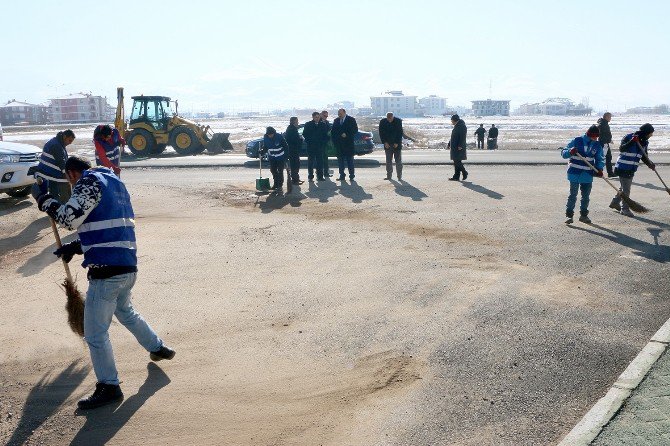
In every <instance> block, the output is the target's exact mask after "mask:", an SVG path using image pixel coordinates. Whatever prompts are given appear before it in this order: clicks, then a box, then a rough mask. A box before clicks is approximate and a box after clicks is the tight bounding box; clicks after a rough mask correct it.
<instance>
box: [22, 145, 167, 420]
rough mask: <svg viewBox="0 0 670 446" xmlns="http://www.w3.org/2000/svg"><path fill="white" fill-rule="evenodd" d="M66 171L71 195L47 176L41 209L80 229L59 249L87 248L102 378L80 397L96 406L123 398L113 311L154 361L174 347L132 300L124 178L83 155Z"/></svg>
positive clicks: (132, 256) (87, 326)
mask: <svg viewBox="0 0 670 446" xmlns="http://www.w3.org/2000/svg"><path fill="white" fill-rule="evenodd" d="M65 175H66V178H67V180H68V182H69V183H70V184H71V185H72V186H73V189H72V196H71V198H70V199H69V200H68V201H67V202H66V203H60V202H59V201H58V200H56V199H55V198H53V196H52V195H50V194H49V192H48V189H47V185H46V182H42V183H41V184H35V185H34V186H33V197H34V198H35V200H37V205H38V207H39V209H40V210H41V211H43V212H46V213H47V214H48V215H49V216H50V217H51V218H52V219H53V220H55V221H56V222H57V223H58V224H60V225H61V226H64V227H66V228H68V229H70V230H73V229H75V228H76V229H77V233H78V234H79V240H76V241H74V242H71V243H68V244H66V245H63V246H62V247H61V248H59V249H58V250H57V251H56V252H54V254H56V255H57V256H58V257H62V258H63V260H65V261H66V262H69V261H70V260H72V257H73V256H74V255H75V254H83V255H84V262H83V263H82V266H84V267H87V268H88V274H87V277H88V280H89V287H88V291H87V292H86V305H85V308H84V339H86V342H87V343H88V346H89V350H90V353H91V361H92V362H93V369H94V371H95V376H96V378H97V381H98V382H97V384H96V386H95V392H94V393H93V394H92V395H91V396H90V397H88V398H86V399H83V400H80V401H79V403H78V407H79V409H82V410H85V409H93V408H96V407H100V406H104V405H106V404H110V403H114V402H117V401H121V400H123V393H122V392H121V387H120V386H119V377H118V374H117V371H116V365H115V363H114V355H113V352H112V344H111V343H110V340H109V333H108V329H109V325H110V324H111V321H112V315H116V318H117V319H118V320H119V322H121V323H122V324H123V325H124V326H125V327H126V328H127V329H128V330H130V332H131V333H132V334H133V335H134V336H135V338H136V339H137V341H138V342H139V343H140V344H141V345H142V347H144V348H145V349H146V350H147V351H149V352H150V354H149V357H150V358H151V359H152V360H154V361H160V360H162V359H172V358H173V357H174V355H175V352H174V350H172V349H170V348H169V347H167V346H165V345H164V344H163V341H162V340H161V339H160V338H159V337H158V336H157V335H156V333H155V332H154V331H153V329H152V328H151V327H150V326H149V324H147V323H146V322H145V320H144V319H143V318H142V316H141V315H140V314H139V313H137V312H136V311H135V309H134V308H133V305H132V302H131V300H130V294H131V290H132V288H133V285H135V280H136V276H137V255H136V245H135V219H134V213H133V208H132V206H131V204H130V196H129V194H128V191H127V190H126V187H125V186H124V184H123V183H122V182H121V181H120V180H119V178H118V177H117V176H116V175H114V173H113V172H112V171H111V170H110V169H108V168H106V167H96V168H91V163H90V162H89V161H88V160H87V159H85V158H82V157H79V156H70V157H69V158H68V159H67V161H66V163H65Z"/></svg>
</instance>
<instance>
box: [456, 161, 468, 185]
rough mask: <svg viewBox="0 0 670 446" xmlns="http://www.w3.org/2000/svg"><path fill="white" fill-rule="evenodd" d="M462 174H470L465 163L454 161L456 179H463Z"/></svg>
mask: <svg viewBox="0 0 670 446" xmlns="http://www.w3.org/2000/svg"><path fill="white" fill-rule="evenodd" d="M461 172H462V173H463V174H466V173H468V171H467V170H465V167H464V166H463V161H462V160H454V178H456V179H457V180H458V179H460V178H461Z"/></svg>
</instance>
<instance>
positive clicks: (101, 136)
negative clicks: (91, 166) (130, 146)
mask: <svg viewBox="0 0 670 446" xmlns="http://www.w3.org/2000/svg"><path fill="white" fill-rule="evenodd" d="M93 144H94V145H95V164H96V165H98V166H105V167H107V168H109V169H112V170H113V171H114V173H115V174H116V176H117V177H120V176H121V167H120V164H121V163H120V161H121V150H120V149H119V147H123V146H125V145H126V140H125V139H123V138H121V135H120V134H119V131H118V130H117V129H113V128H112V127H111V126H109V125H99V126H97V127H96V128H95V130H94V131H93Z"/></svg>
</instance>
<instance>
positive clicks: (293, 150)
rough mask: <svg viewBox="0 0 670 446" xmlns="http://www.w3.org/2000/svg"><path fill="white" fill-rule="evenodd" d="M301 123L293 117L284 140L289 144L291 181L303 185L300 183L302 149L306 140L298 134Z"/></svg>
mask: <svg viewBox="0 0 670 446" xmlns="http://www.w3.org/2000/svg"><path fill="white" fill-rule="evenodd" d="M299 127H300V123H299V121H298V117H297V116H292V117H291V119H290V120H289V125H288V127H286V132H284V139H286V143H287V144H288V160H289V167H290V169H291V181H292V182H293V184H296V185H297V184H302V183H303V182H302V181H300V149H301V148H302V142H303V141H304V138H303V137H302V136H301V135H300V133H299V132H298V128H299Z"/></svg>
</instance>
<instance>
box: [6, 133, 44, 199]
mask: <svg viewBox="0 0 670 446" xmlns="http://www.w3.org/2000/svg"><path fill="white" fill-rule="evenodd" d="M41 153H42V149H40V148H39V147H37V146H33V145H30V144H19V143H17V142H8V141H0V193H5V194H7V195H9V196H10V197H25V196H26V195H28V194H29V193H30V188H31V187H32V185H33V183H34V182H35V169H37V164H38V159H39V156H40V154H41Z"/></svg>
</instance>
